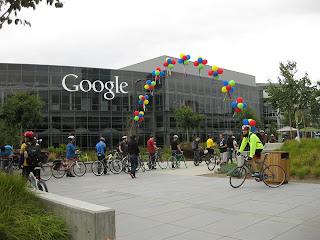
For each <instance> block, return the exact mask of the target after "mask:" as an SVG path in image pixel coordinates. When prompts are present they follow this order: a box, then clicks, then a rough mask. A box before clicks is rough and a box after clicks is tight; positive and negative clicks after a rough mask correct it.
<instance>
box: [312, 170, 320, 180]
mask: <svg viewBox="0 0 320 240" xmlns="http://www.w3.org/2000/svg"><path fill="white" fill-rule="evenodd" d="M311 172H312V175H313V176H314V177H316V178H318V177H320V168H313V169H312V170H311Z"/></svg>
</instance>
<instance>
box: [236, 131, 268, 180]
mask: <svg viewBox="0 0 320 240" xmlns="http://www.w3.org/2000/svg"><path fill="white" fill-rule="evenodd" d="M242 133H243V139H242V142H241V146H240V149H239V152H238V155H240V154H241V153H242V152H243V151H244V149H245V147H246V146H247V144H248V143H249V146H250V156H249V158H248V160H249V162H250V164H251V166H252V167H253V169H254V170H255V174H253V175H252V177H259V176H260V173H259V170H258V168H257V165H256V162H255V161H254V160H253V158H255V159H257V160H258V161H259V160H260V159H261V152H262V150H263V148H264V147H263V144H262V142H261V141H260V139H259V137H258V136H257V135H256V134H254V133H250V126H249V125H243V126H242ZM258 164H259V166H260V168H261V167H262V163H258Z"/></svg>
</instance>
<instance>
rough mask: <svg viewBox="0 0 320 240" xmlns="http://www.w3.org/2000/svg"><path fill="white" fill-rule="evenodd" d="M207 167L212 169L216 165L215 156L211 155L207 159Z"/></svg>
mask: <svg viewBox="0 0 320 240" xmlns="http://www.w3.org/2000/svg"><path fill="white" fill-rule="evenodd" d="M206 163H207V167H208V169H209V170H210V171H213V169H214V168H215V167H216V165H217V156H211V157H209V159H208V160H207V161H206Z"/></svg>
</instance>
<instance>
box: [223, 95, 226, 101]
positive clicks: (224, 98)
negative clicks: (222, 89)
mask: <svg viewBox="0 0 320 240" xmlns="http://www.w3.org/2000/svg"><path fill="white" fill-rule="evenodd" d="M226 99H227V93H226V95H225V96H224V99H223V101H225V100H226Z"/></svg>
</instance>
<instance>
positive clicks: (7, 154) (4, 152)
mask: <svg viewBox="0 0 320 240" xmlns="http://www.w3.org/2000/svg"><path fill="white" fill-rule="evenodd" d="M12 156H13V155H12V147H11V146H10V145H6V146H3V147H1V148H0V158H2V159H6V158H7V159H8V158H11V157H12Z"/></svg>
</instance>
